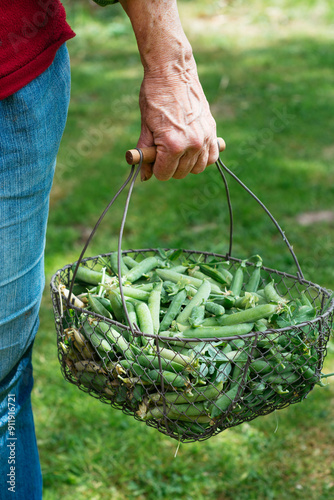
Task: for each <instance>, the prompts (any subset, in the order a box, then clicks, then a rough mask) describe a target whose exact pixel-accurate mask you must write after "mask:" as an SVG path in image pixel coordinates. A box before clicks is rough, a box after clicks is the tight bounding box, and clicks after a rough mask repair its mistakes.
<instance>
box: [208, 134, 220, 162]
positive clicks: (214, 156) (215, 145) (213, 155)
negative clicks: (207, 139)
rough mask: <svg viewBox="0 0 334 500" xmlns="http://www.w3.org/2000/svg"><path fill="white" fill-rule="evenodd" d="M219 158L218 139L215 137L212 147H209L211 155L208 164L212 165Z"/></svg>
mask: <svg viewBox="0 0 334 500" xmlns="http://www.w3.org/2000/svg"><path fill="white" fill-rule="evenodd" d="M218 158H219V146H218V141H217V139H214V140H212V141H211V144H210V147H209V155H208V159H207V165H212V164H213V163H215V162H216V161H217V160H218Z"/></svg>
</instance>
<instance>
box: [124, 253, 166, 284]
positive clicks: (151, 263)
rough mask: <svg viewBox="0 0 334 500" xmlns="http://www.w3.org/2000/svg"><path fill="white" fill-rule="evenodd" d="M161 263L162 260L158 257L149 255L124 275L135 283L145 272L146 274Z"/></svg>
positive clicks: (127, 279)
mask: <svg viewBox="0 0 334 500" xmlns="http://www.w3.org/2000/svg"><path fill="white" fill-rule="evenodd" d="M160 264H161V261H160V260H159V259H158V258H157V257H147V258H146V259H144V260H142V261H141V262H139V263H138V264H136V265H135V266H134V267H133V268H132V269H130V270H129V271H128V272H127V273H126V274H125V275H124V279H125V280H126V281H130V282H131V283H133V282H134V281H137V280H138V279H139V278H141V277H142V276H143V274H146V273H147V272H149V271H151V270H152V269H154V268H155V267H158V266H159V265H160Z"/></svg>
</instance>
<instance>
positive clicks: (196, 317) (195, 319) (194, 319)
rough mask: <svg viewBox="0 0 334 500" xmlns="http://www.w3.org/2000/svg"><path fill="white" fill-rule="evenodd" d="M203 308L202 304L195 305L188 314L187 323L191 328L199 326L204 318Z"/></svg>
mask: <svg viewBox="0 0 334 500" xmlns="http://www.w3.org/2000/svg"><path fill="white" fill-rule="evenodd" d="M204 315H205V309H204V306H195V307H194V308H193V310H192V311H191V313H190V316H189V319H188V321H189V324H190V325H191V326H192V328H196V327H198V326H201V325H202V323H203V320H204Z"/></svg>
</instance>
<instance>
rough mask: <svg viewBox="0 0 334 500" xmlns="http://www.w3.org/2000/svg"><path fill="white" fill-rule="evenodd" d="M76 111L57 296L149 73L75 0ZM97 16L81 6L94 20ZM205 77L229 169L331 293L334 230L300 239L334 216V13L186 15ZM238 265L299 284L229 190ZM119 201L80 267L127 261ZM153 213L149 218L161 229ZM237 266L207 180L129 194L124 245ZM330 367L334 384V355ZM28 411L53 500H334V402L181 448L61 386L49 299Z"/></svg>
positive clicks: (59, 183)
mask: <svg viewBox="0 0 334 500" xmlns="http://www.w3.org/2000/svg"><path fill="white" fill-rule="evenodd" d="M64 4H65V6H66V5H68V19H69V20H70V22H71V24H72V26H73V28H74V29H75V30H76V31H77V37H76V38H75V39H74V40H72V41H70V42H69V43H68V48H69V51H70V56H71V62H72V100H71V105H70V110H69V117H68V123H67V127H66V130H65V133H64V137H63V141H62V145H61V150H60V152H59V158H58V170H57V174H56V177H55V182H54V186H53V190H52V197H51V208H50V217H49V226H48V235H47V246H46V275H47V282H48V281H49V280H50V277H51V275H52V274H53V273H54V272H55V271H56V270H57V269H58V268H59V267H62V266H63V265H65V264H67V263H69V262H73V261H74V260H76V259H77V258H78V255H79V253H80V251H81V248H82V246H83V244H84V242H85V240H86V239H87V236H88V234H89V231H90V230H91V229H92V227H93V226H94V224H95V222H96V220H97V218H98V216H99V215H100V213H101V212H102V210H103V209H104V207H105V206H106V204H107V203H108V201H109V200H110V199H111V198H112V196H113V195H114V193H115V191H116V189H117V188H118V187H119V186H120V185H121V183H122V182H123V181H124V179H125V177H126V175H127V172H128V167H127V166H126V163H125V161H124V153H125V151H126V149H128V148H129V147H132V146H134V145H135V144H136V141H137V139H138V136H139V131H140V115H139V110H138V104H137V101H138V89H139V86H140V82H141V76H142V69H141V65H140V61H139V57H138V53H137V49H136V44H135V39H134V36H133V34H132V32H131V28H130V26H129V23H128V21H127V19H126V18H125V16H124V15H123V14H122V11H121V9H120V7H119V6H114V7H110V8H107V9H99V8H96V9H95V8H94V7H92V6H89V5H88V4H87V3H85V4H82V3H79V2H74V3H73V2H71V3H70V2H69V1H68V2H64ZM83 5H86V7H83ZM180 10H181V14H182V18H183V20H184V24H185V27H186V30H187V33H188V36H189V38H190V40H191V42H192V45H193V48H194V53H195V57H196V61H197V64H198V70H199V74H200V78H201V81H202V84H203V87H204V90H205V93H206V95H207V98H208V100H209V102H210V105H211V108H212V111H213V114H214V116H215V118H216V121H217V129H218V133H219V135H220V136H222V137H224V138H225V140H226V142H227V145H228V147H227V150H226V152H225V153H224V154H223V155H222V158H223V160H224V161H225V162H226V164H227V166H229V167H230V168H231V169H232V170H233V171H234V172H235V173H236V174H237V175H238V176H240V178H241V179H242V180H243V182H245V183H246V185H247V186H249V187H250V188H251V189H252V190H254V192H255V193H256V194H257V195H258V196H259V197H260V199H261V200H262V201H263V202H264V203H265V204H267V205H268V208H269V209H270V210H271V211H272V213H273V215H274V216H275V217H276V219H277V220H278V221H279V223H280V224H281V226H282V227H283V229H284V230H285V231H286V235H287V236H288V237H289V239H290V241H291V243H292V244H293V247H294V250H295V252H296V253H297V256H298V258H299V261H300V264H301V266H302V269H303V271H304V274H305V277H306V278H307V279H310V280H312V281H315V282H317V283H319V284H321V285H323V286H326V287H328V288H332V289H333V288H334V267H333V254H334V251H333V250H334V238H333V229H334V222H333V221H328V222H326V221H323V222H321V223H313V224H311V225H309V226H301V225H300V224H298V222H297V217H298V215H300V214H303V213H304V212H309V211H321V210H333V202H334V187H333V186H334V170H333V166H332V165H333V159H334V147H333V139H332V137H333V129H334V119H333V116H334V105H333V93H334V90H333V84H332V82H333V66H334V53H333V50H332V46H333V30H332V23H333V19H334V13H333V8H332V7H331V3H330V2H329V1H320V0H319V1H318V0H314V1H306V0H304V1H301V0H300V1H294V2H292V1H288V0H281V1H280V0H274V1H273V2H270V8H268V6H267V3H266V2H264V1H263V0H257V1H256V2H252V7H251V8H250V7H249V2H245V1H234V2H224V1H222V2H219V1H218V2H211V1H210V2H209V0H201V1H199V0H197V1H191V2H190V1H187V2H185V1H183V2H180ZM229 184H230V190H231V196H232V203H233V209H234V217H235V232H234V251H233V253H234V255H235V256H237V257H241V258H244V257H247V256H249V255H252V254H254V253H260V254H261V255H262V256H263V257H264V259H265V263H266V264H267V265H268V266H269V267H273V268H276V269H280V270H286V271H289V272H294V265H293V260H292V258H291V256H289V253H288V251H287V249H286V248H285V247H284V243H283V242H282V240H281V238H280V236H279V235H278V233H277V231H276V230H275V228H274V226H273V225H272V224H271V222H270V221H269V219H268V218H267V217H266V216H265V214H264V213H263V212H262V211H261V209H260V207H259V206H257V204H256V203H255V202H254V201H253V200H252V199H251V198H250V197H249V196H248V195H247V194H246V193H245V192H244V191H243V190H242V189H241V188H240V187H239V186H237V185H236V184H235V183H234V182H233V181H232V180H231V181H230V182H229ZM123 206H124V197H123V198H122V199H121V200H119V201H118V203H117V204H116V205H115V207H114V208H112V210H111V211H110V213H108V215H107V216H106V218H105V220H104V221H103V223H102V224H101V226H100V229H99V231H98V232H97V234H96V236H95V237H94V239H93V241H92V243H91V246H90V247H89V249H88V251H87V255H96V254H98V253H100V252H107V251H112V250H114V249H115V248H116V244H117V239H118V231H119V225H120V217H121V214H122V209H123ZM152 214H154V216H152ZM150 246H167V247H183V248H195V249H198V250H207V251H215V252H222V253H224V252H226V250H227V246H228V216H227V206H226V199H225V196H224V190H223V184H222V183H221V182H220V181H219V178H218V176H217V173H216V170H215V168H214V167H210V168H208V169H207V170H206V172H205V173H204V174H202V175H201V176H189V177H188V178H186V179H185V180H183V181H175V180H172V181H169V182H168V183H159V182H158V181H156V180H155V179H152V180H150V181H149V182H147V183H144V184H141V183H138V185H137V186H136V187H135V190H134V194H133V198H132V202H131V205H130V211H129V216H128V221H127V224H126V228H125V233H124V243H123V248H124V249H125V248H145V247H150ZM330 351H331V352H330V353H329V355H328V357H327V359H326V362H325V370H326V371H334V361H333V360H334V356H333V347H331V346H330ZM34 367H35V390H34V395H33V404H34V409H35V420H36V428H37V437H38V443H39V450H40V456H41V463H42V469H43V475H44V497H45V499H46V500H58V499H59V498H62V499H63V500H69V499H71V500H72V499H73V498H75V499H78V500H86V499H87V500H104V499H109V500H110V499H112V500H132V499H138V500H144V499H145V500H160V499H161V500H171V499H178V500H179V499H180V500H193V499H196V500H202V499H203V500H204V499H209V500H230V499H231V500H232V499H233V500H252V499H261V500H262V499H263V500H267V499H279V500H280V499H281V498H284V499H295V498H300V499H305V498H310V499H314V500H327V499H328V500H330V499H332V498H333V493H334V453H333V447H332V443H333V440H334V425H333V422H334V419H333V416H334V409H333V387H332V386H331V385H329V386H328V387H326V388H325V389H320V388H316V389H315V390H314V391H312V393H311V394H310V396H309V397H308V398H307V400H306V401H305V402H303V403H302V404H299V405H295V406H292V407H290V408H288V409H286V410H282V411H279V412H276V413H275V414H271V415H268V416H267V417H262V418H259V419H257V420H254V421H252V422H250V423H249V424H243V425H241V426H239V427H236V428H234V429H231V430H228V431H225V432H223V433H222V434H220V435H218V436H216V437H214V438H211V439H209V440H208V441H206V442H203V443H197V444H186V445H181V446H180V448H179V450H178V453H177V456H176V458H174V454H175V452H176V450H177V442H176V441H174V440H171V439H169V438H167V437H165V436H163V435H162V434H160V433H158V432H157V431H155V430H153V429H151V428H148V427H147V426H145V424H143V423H139V422H137V421H135V420H134V419H132V418H131V417H127V416H125V415H123V414H122V413H121V412H119V411H116V410H112V409H110V408H109V407H108V406H107V405H103V404H101V403H100V402H98V401H96V400H94V399H93V398H91V397H88V396H87V395H85V394H84V393H81V392H79V391H78V390H77V388H76V387H74V386H71V385H70V384H68V383H66V382H65V381H64V380H63V378H62V375H61V373H60V369H59V364H58V360H57V350H56V339H55V329H54V323H53V316H52V307H51V304H50V299H49V291H48V289H46V291H45V296H44V299H43V303H42V309H41V326H40V330H39V333H38V337H37V340H36V344H35V353H34Z"/></svg>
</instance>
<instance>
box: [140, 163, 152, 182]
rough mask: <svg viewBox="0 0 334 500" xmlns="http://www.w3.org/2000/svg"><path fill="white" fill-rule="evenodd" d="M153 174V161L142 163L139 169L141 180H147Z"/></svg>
mask: <svg viewBox="0 0 334 500" xmlns="http://www.w3.org/2000/svg"><path fill="white" fill-rule="evenodd" d="M152 175H153V163H143V164H142V166H141V170H140V178H141V180H142V181H143V182H144V181H148V180H149V179H150V178H151V177H152Z"/></svg>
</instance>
